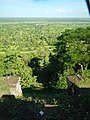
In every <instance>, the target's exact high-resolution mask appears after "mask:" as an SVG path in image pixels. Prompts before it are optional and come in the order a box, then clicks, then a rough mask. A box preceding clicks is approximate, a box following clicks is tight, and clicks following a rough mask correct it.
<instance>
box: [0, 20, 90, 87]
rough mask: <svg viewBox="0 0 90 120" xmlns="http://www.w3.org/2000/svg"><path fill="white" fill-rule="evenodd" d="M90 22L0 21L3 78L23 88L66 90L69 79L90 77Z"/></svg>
mask: <svg viewBox="0 0 90 120" xmlns="http://www.w3.org/2000/svg"><path fill="white" fill-rule="evenodd" d="M89 24H90V20H89V19H82V20H80V19H71V20H70V19H67V20H65V19H43V18H42V19H39V18H38V19H37V20H36V19H31V20H30V19H15V18H13V19H10V18H8V19H5V18H2V19H0V76H8V75H19V76H21V78H22V79H21V85H22V87H23V88H25V87H30V86H31V85H34V86H35V85H39V84H41V83H42V84H43V85H44V86H45V87H47V86H49V87H50V86H53V87H57V88H66V87H67V83H66V76H67V75H71V74H79V75H82V76H90V74H89V73H90V27H89Z"/></svg>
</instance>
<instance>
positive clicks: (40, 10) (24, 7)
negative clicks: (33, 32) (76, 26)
mask: <svg viewBox="0 0 90 120" xmlns="http://www.w3.org/2000/svg"><path fill="white" fill-rule="evenodd" d="M0 17H56V18H65V17H71V18H88V17H89V14H88V10H87V5H86V3H85V0H0Z"/></svg>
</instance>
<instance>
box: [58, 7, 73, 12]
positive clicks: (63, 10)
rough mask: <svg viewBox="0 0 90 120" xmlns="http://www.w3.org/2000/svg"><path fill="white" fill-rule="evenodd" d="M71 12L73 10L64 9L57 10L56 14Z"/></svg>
mask: <svg viewBox="0 0 90 120" xmlns="http://www.w3.org/2000/svg"><path fill="white" fill-rule="evenodd" d="M71 11H72V8H71V9H63V8H62V9H61V8H57V9H56V12H60V13H67V12H71Z"/></svg>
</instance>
